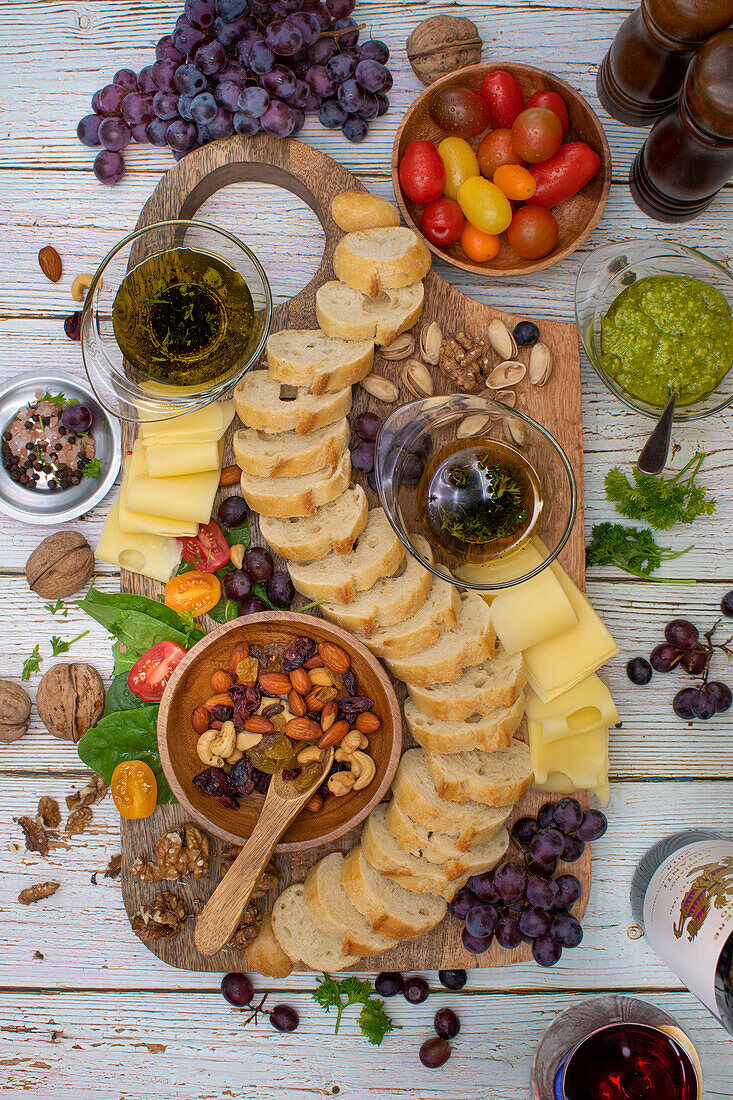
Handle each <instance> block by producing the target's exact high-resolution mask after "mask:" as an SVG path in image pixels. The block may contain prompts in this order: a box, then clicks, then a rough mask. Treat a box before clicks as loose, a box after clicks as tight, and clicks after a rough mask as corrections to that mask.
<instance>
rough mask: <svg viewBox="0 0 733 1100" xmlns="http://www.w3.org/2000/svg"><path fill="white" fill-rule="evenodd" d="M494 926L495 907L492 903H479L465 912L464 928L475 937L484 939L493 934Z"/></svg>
mask: <svg viewBox="0 0 733 1100" xmlns="http://www.w3.org/2000/svg"><path fill="white" fill-rule="evenodd" d="M495 928H496V909H494V907H493V905H486V904H483V903H480V904H479V905H474V906H473V908H472V909H469V910H468V912H467V913H466V929H467V931H468V932H470V933H471V935H472V936H475V937H476V938H477V939H486V938H487V937H488V936H492V935H493V934H494V929H495Z"/></svg>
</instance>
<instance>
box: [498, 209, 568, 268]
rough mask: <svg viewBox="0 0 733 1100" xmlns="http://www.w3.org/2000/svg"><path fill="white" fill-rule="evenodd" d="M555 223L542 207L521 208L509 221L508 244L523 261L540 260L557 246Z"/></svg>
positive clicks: (548, 212)
mask: <svg viewBox="0 0 733 1100" xmlns="http://www.w3.org/2000/svg"><path fill="white" fill-rule="evenodd" d="M557 236H558V230H557V222H556V221H555V219H554V218H553V216H552V214H551V213H550V211H549V210H545V208H544V207H543V206H522V207H520V208H519V210H517V212H516V214H515V215H514V217H513V218H512V220H511V224H510V226H509V229H508V230H507V237H508V238H509V244H510V245H511V247H512V248H513V249H514V251H515V252H516V253H517V255H518V256H522V257H523V258H524V259H525V260H541V259H542V257H543V256H547V255H548V254H549V253H550V252H552V250H553V248H554V247H555V245H556V244H557Z"/></svg>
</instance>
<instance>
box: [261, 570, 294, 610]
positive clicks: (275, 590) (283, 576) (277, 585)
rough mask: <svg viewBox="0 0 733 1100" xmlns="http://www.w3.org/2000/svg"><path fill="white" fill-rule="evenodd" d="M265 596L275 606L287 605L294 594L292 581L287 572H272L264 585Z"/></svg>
mask: <svg viewBox="0 0 733 1100" xmlns="http://www.w3.org/2000/svg"><path fill="white" fill-rule="evenodd" d="M266 589H267V598H268V599H269V600H270V602H271V603H274V604H275V605H276V607H289V606H290V604H291V603H292V601H293V597H294V596H295V589H294V588H293V582H292V581H291V579H290V577H289V576H288V574H287V573H273V574H272V576H271V577H270V579H269V580H268V582H267V585H266Z"/></svg>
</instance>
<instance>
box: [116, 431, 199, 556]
mask: <svg viewBox="0 0 733 1100" xmlns="http://www.w3.org/2000/svg"><path fill="white" fill-rule="evenodd" d="M214 446H216V444H214ZM144 472H145V451H144V449H143V446H142V444H141V442H140V440H139V439H138V440H136V441H135V444H134V446H133V448H132V451H131V453H130V454H129V455H128V456H127V457H126V459H125V461H124V464H123V467H122V484H121V486H120V498H119V525H120V530H121V531H125V532H127V533H128V534H133V535H164V536H165V537H166V538H191V537H192V536H193V535H195V534H196V533H197V531H198V529H199V525H198V523H196V522H195V521H193V520H190V521H186V520H180V519H163V518H161V517H160V516H149V515H145V513H144V512H131V511H130V510H129V509H128V507H127V490H128V488H129V485H130V480H131V479H132V478H135V477H139V476H140V475H141V474H143V473H144Z"/></svg>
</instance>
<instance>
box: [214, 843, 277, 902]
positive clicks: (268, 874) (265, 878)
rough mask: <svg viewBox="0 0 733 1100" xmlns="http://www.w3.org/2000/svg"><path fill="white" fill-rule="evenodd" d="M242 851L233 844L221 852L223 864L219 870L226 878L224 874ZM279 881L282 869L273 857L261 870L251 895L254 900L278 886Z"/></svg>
mask: <svg viewBox="0 0 733 1100" xmlns="http://www.w3.org/2000/svg"><path fill="white" fill-rule="evenodd" d="M241 851H242V849H241V848H236V847H234V846H232V847H230V848H225V849H224V851H223V852H222V853H221V866H220V868H219V872H220V874H221V877H222V878H224V875H225V874H226V873H227V871H228V870H229V868H230V867H231V865H232V864H233V863H234V861H235V859H236V858H237V856H238V855H239V853H240V852H241ZM279 881H280V871H279V870H278V866H277V864H276V863H275V861H274V859H271V860H270V862H269V863H268V864H267V866H266V867H265V868H263V870H262V871H261V873H260V877H259V878H258V879H257V882H256V883H255V885H254V889H253V890H252V893H251V895H250V897H251V898H252V901H257V899H258V898H263V897H264V896H265V894H267V893H269V892H270V890H272V888H273V886H277V884H278V882H279Z"/></svg>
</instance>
